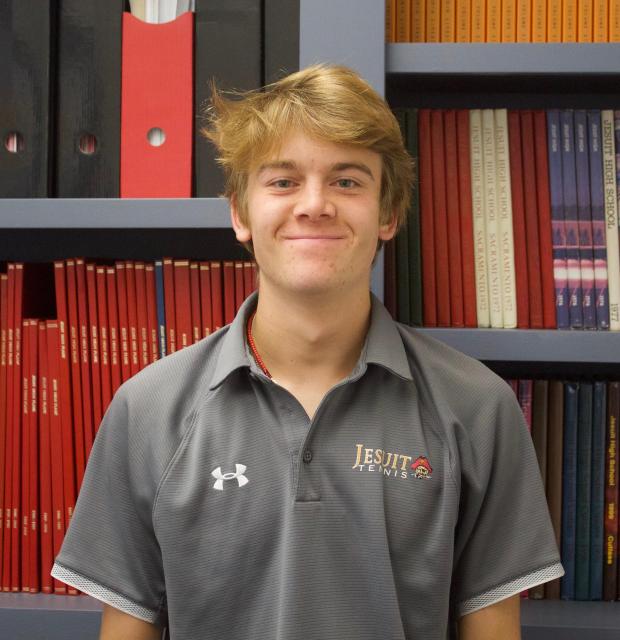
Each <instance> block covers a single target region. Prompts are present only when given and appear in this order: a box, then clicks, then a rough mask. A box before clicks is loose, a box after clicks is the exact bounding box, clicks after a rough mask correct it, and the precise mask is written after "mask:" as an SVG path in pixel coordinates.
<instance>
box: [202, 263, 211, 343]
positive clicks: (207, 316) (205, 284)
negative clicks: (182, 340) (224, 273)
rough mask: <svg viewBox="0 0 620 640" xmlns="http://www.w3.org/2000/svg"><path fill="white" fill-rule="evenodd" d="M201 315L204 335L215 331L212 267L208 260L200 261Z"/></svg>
mask: <svg viewBox="0 0 620 640" xmlns="http://www.w3.org/2000/svg"><path fill="white" fill-rule="evenodd" d="M200 315H201V317H202V337H203V338H206V337H207V336H209V335H211V333H212V331H213V320H212V315H211V268H210V266H209V263H208V262H201V263H200Z"/></svg>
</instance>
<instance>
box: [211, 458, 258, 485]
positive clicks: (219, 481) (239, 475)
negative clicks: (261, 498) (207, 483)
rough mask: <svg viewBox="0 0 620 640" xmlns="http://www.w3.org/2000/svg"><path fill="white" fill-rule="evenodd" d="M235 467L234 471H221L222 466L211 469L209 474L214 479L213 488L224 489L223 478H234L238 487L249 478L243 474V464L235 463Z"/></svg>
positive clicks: (244, 467)
mask: <svg viewBox="0 0 620 640" xmlns="http://www.w3.org/2000/svg"><path fill="white" fill-rule="evenodd" d="M235 468H236V471H235V473H222V467H218V468H217V469H213V471H211V475H212V476H213V477H214V478H215V479H216V480H215V484H214V485H213V488H214V489H217V490H218V491H224V481H225V480H236V481H237V483H238V485H237V486H239V487H242V486H243V485H245V484H247V483H248V482H249V480H248V479H247V478H246V477H245V476H244V475H243V474H244V473H245V470H246V469H247V467H246V466H245V465H244V464H235Z"/></svg>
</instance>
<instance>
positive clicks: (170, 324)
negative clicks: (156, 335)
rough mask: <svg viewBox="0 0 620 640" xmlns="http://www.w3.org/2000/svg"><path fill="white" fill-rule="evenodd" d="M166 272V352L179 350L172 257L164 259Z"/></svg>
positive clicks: (164, 270)
mask: <svg viewBox="0 0 620 640" xmlns="http://www.w3.org/2000/svg"><path fill="white" fill-rule="evenodd" d="M163 263H164V266H163V269H162V270H163V272H164V309H165V316H166V338H167V339H166V352H167V353H174V352H175V351H176V350H177V339H176V322H175V311H174V293H175V292H174V265H173V263H172V260H171V259H170V258H164V260H163Z"/></svg>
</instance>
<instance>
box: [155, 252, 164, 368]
mask: <svg viewBox="0 0 620 640" xmlns="http://www.w3.org/2000/svg"><path fill="white" fill-rule="evenodd" d="M155 290H156V295H157V341H158V342H159V357H160V358H163V357H164V356H165V355H166V308H165V306H164V265H163V262H162V261H161V260H156V261H155Z"/></svg>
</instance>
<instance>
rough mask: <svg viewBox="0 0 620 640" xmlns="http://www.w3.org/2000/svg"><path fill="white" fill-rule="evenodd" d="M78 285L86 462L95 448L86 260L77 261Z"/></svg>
mask: <svg viewBox="0 0 620 640" xmlns="http://www.w3.org/2000/svg"><path fill="white" fill-rule="evenodd" d="M75 280H76V285H77V302H78V325H79V328H80V332H79V339H80V372H81V378H82V422H83V427H84V460H86V461H88V456H89V455H90V450H91V449H92V446H93V433H94V425H93V403H92V379H91V375H90V336H89V329H88V296H87V292H86V265H85V264H84V260H82V259H81V258H78V259H77V260H76V261H75Z"/></svg>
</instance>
